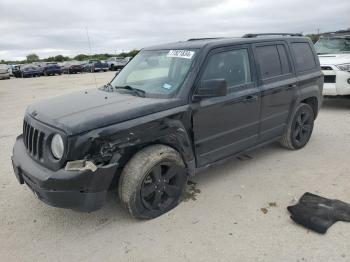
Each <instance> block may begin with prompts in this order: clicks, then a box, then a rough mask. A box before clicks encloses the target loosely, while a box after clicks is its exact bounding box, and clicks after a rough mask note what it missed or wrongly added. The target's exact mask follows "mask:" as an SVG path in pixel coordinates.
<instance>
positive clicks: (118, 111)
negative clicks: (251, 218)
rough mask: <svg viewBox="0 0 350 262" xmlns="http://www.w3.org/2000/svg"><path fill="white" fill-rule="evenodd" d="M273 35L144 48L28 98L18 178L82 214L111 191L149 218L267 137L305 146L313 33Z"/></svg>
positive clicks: (313, 80)
mask: <svg viewBox="0 0 350 262" xmlns="http://www.w3.org/2000/svg"><path fill="white" fill-rule="evenodd" d="M270 35H272V34H268V35H255V34H250V35H246V36H244V37H242V38H217V39H192V40H189V41H185V42H177V43H171V44H165V45H159V46H156V47H150V48H145V49H143V50H142V51H141V52H139V53H138V54H137V55H136V56H135V58H134V59H133V60H132V61H131V62H130V63H128V64H127V66H126V67H125V68H124V69H123V70H121V72H120V73H119V74H118V75H117V76H116V77H115V78H113V80H112V81H111V82H110V83H108V84H107V85H105V86H104V87H101V88H98V89H95V90H89V91H88V92H87V91H79V92H76V93H73V94H68V95H65V96H62V97H56V98H53V99H50V100H48V101H41V102H39V103H36V104H33V105H31V106H30V107H28V109H27V111H26V115H25V117H24V124H23V134H22V135H20V136H19V137H18V138H17V140H16V143H15V145H14V150H13V157H12V161H13V165H14V172H15V175H16V177H17V178H18V180H19V182H20V183H22V184H23V183H24V182H25V183H26V184H27V185H28V186H29V187H30V188H31V189H32V190H33V191H34V192H36V195H37V196H38V197H39V198H40V199H42V200H43V201H44V202H46V203H48V204H51V205H53V206H58V207H65V208H72V209H79V210H83V211H93V210H96V209H98V208H100V207H101V206H102V205H103V203H104V200H105V197H106V193H107V190H108V189H109V188H116V187H117V188H118V192H119V197H120V200H121V202H122V204H123V205H124V206H125V207H126V209H127V210H128V211H129V212H130V213H131V215H133V216H135V217H138V218H153V217H157V216H159V215H161V214H163V213H165V212H167V211H169V210H170V209H172V208H174V207H175V206H176V205H177V204H178V203H179V201H180V196H181V194H182V192H183V190H184V187H185V184H186V181H187V179H188V177H190V176H192V175H194V174H195V172H196V171H199V170H203V169H205V168H207V167H208V166H210V165H214V164H218V163H221V162H222V161H224V160H226V159H229V158H231V157H234V156H237V155H238V154H242V153H244V152H246V151H248V150H252V149H254V148H256V147H259V146H262V145H266V144H268V143H272V142H275V141H280V143H281V144H282V145H283V146H284V147H286V148H288V149H291V150H297V149H301V148H303V147H304V146H305V145H306V144H307V143H308V141H309V139H310V137H311V134H312V131H313V126H314V120H315V119H316V117H317V114H318V111H319V108H320V106H321V103H322V85H323V75H322V72H321V68H320V64H319V61H318V58H317V55H316V52H315V51H314V49H313V45H312V43H311V41H310V39H308V38H305V37H301V36H300V35H296V34H277V35H278V36H277V35H276V36H273V37H270ZM257 183H258V181H257Z"/></svg>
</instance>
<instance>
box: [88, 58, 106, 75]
mask: <svg viewBox="0 0 350 262" xmlns="http://www.w3.org/2000/svg"><path fill="white" fill-rule="evenodd" d="M84 71H85V72H100V71H103V72H106V71H108V64H107V63H103V62H101V61H100V60H89V61H88V62H87V63H86V64H85V65H84Z"/></svg>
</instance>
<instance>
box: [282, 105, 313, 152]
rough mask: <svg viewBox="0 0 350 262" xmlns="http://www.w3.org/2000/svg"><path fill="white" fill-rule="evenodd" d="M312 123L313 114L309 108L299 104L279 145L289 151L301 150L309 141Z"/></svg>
mask: <svg viewBox="0 0 350 262" xmlns="http://www.w3.org/2000/svg"><path fill="white" fill-rule="evenodd" d="M314 121H315V114H314V111H313V110H312V108H311V106H309V105H308V104H304V103H301V104H299V105H298V107H297V108H296V110H295V111H294V113H293V116H292V118H291V120H290V122H289V124H288V126H287V128H286V130H285V132H284V134H283V136H282V138H281V141H280V143H281V145H282V146H284V147H286V148H288V149H291V150H297V149H300V148H303V147H304V146H305V145H306V144H307V143H308V142H309V140H310V137H311V135H312V131H313V127H314Z"/></svg>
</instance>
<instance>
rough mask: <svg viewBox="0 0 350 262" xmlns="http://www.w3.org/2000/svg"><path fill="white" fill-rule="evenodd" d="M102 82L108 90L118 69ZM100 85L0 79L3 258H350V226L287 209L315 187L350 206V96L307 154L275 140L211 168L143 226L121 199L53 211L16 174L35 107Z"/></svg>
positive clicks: (89, 78)
mask: <svg viewBox="0 0 350 262" xmlns="http://www.w3.org/2000/svg"><path fill="white" fill-rule="evenodd" d="M95 76H96V83H97V85H101V84H103V83H105V82H106V81H107V80H109V79H111V77H112V76H113V73H111V72H109V73H97V74H95ZM94 86H95V78H94V77H93V74H83V75H72V76H67V75H63V76H54V77H41V78H32V79H11V80H5V81H0V163H1V166H0V260H1V261H51V262H53V261H317V262H321V261H350V223H343V222H338V223H337V224H335V225H334V226H333V227H331V228H330V230H329V232H328V233H327V234H326V235H319V234H316V233H313V232H309V231H308V230H306V229H304V228H302V227H300V226H297V225H296V224H294V223H293V222H292V221H291V219H290V218H289V215H288V212H287V211H286V206H288V205H289V204H291V203H293V201H294V199H295V198H299V197H300V196H301V195H302V194H303V193H304V192H306V191H309V192H313V193H317V194H320V195H323V196H326V197H330V198H338V199H341V200H344V201H347V202H350V191H349V185H350V165H349V160H350V100H346V99H344V100H342V99H330V100H326V101H325V103H324V106H323V109H322V111H321V113H320V116H319V118H318V119H317V122H316V126H315V130H314V135H313V137H312V140H311V141H310V144H309V145H308V146H307V147H306V148H304V149H302V150H300V151H298V152H292V151H288V150H285V149H283V148H281V147H280V146H279V145H278V144H273V145H270V146H268V147H265V148H262V149H259V150H257V151H254V152H252V153H251V154H250V156H251V157H252V159H250V160H245V161H242V160H232V161H229V162H227V163H226V164H224V165H222V166H219V167H215V168H210V169H209V170H207V171H205V172H203V173H200V174H198V175H197V176H196V177H195V178H194V179H193V180H194V182H195V183H196V184H195V185H192V186H191V187H189V188H188V190H187V191H188V193H187V196H186V201H185V202H183V203H182V204H180V205H179V206H178V207H177V208H176V209H174V210H173V211H171V212H169V213H168V214H166V215H164V216H162V217H160V218H157V219H154V220H151V221H137V220H134V219H132V218H130V217H129V216H128V214H127V213H126V212H125V211H124V210H123V209H122V208H121V207H120V206H119V204H118V200H117V196H116V194H115V193H111V194H110V195H109V196H108V200H107V203H106V205H105V206H104V207H103V208H102V209H101V210H99V211H97V212H94V213H90V214H87V213H78V212H75V211H71V210H64V209H57V208H53V207H49V206H47V205H45V204H43V203H42V202H40V201H38V200H37V199H35V197H34V195H33V194H32V193H31V191H30V190H29V189H27V188H26V187H25V186H20V185H19V184H18V182H17V180H16V179H15V177H14V175H13V172H12V167H11V162H10V156H11V150H12V146H13V143H14V140H15V137H16V136H17V135H18V134H19V133H20V132H21V129H22V118H23V114H24V111H25V108H26V106H27V105H28V104H30V103H32V102H35V101H38V100H40V99H44V98H47V97H52V96H56V95H60V94H63V93H68V92H72V91H74V90H81V89H85V88H93V87H94ZM269 203H276V206H273V205H274V204H272V207H270V206H269ZM261 208H266V209H267V211H268V212H267V213H266V214H264V213H263V212H262V211H261Z"/></svg>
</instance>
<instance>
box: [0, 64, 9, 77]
mask: <svg viewBox="0 0 350 262" xmlns="http://www.w3.org/2000/svg"><path fill="white" fill-rule="evenodd" d="M0 79H10V72H9V67H8V65H3V64H0Z"/></svg>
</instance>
